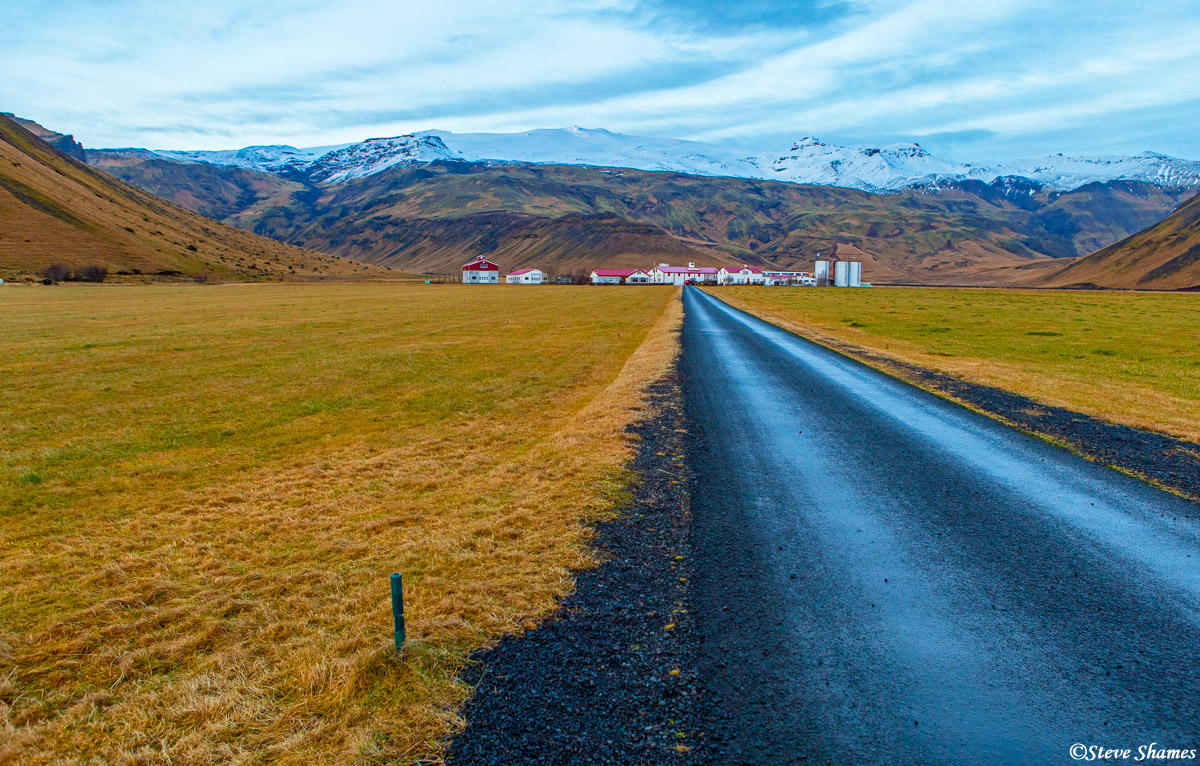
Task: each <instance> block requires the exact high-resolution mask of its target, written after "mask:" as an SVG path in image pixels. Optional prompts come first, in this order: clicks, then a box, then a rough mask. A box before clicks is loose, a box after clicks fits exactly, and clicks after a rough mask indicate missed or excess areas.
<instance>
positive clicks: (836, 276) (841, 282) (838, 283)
mask: <svg viewBox="0 0 1200 766" xmlns="http://www.w3.org/2000/svg"><path fill="white" fill-rule="evenodd" d="M848 284H850V262H849V261H838V262H837V263H835V264H833V286H834V287H845V286H846V285H848Z"/></svg>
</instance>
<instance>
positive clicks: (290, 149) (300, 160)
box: [155, 146, 342, 173]
mask: <svg viewBox="0 0 1200 766" xmlns="http://www.w3.org/2000/svg"><path fill="white" fill-rule="evenodd" d="M340 148H342V147H341V146H336V147H334V146H322V147H317V148H314V149H297V148H296V147H294V146H247V147H246V148H245V149H231V150H218V151H191V152H188V151H182V152H179V151H156V152H155V154H158V155H161V156H163V157H165V158H167V159H169V160H176V161H178V162H207V163H209V164H212V165H233V166H236V167H242V168H249V169H250V170H257V171H259V172H261V173H281V172H283V171H287V170H305V169H307V168H308V166H309V165H311V164H313V162H315V161H316V160H317V159H319V158H320V157H321V156H323V155H324V154H326V153H328V152H329V151H331V150H334V149H340Z"/></svg>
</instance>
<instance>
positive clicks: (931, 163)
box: [758, 136, 973, 190]
mask: <svg viewBox="0 0 1200 766" xmlns="http://www.w3.org/2000/svg"><path fill="white" fill-rule="evenodd" d="M758 166H759V167H761V168H764V169H767V170H769V172H770V173H771V174H772V175H769V176H760V177H767V178H775V179H776V180H780V181H792V182H793V183H805V184H824V185H827V186H847V187H852V188H855V189H868V190H894V189H900V188H903V187H905V186H910V185H912V184H915V183H922V182H927V181H930V180H932V179H936V178H944V177H967V175H968V174H969V173H970V172H971V170H972V169H973V168H972V167H971V166H970V165H958V164H954V163H951V162H946V161H945V160H940V159H938V158H937V157H934V156H933V155H931V154H929V152H927V151H925V150H924V149H922V148H921V147H920V146H918V145H917V144H891V145H890V146H885V147H883V148H879V149H877V148H874V147H862V148H855V147H846V146H833V145H830V144H826V143H825V142H823V141H821V140H820V139H817V138H813V137H811V136H810V137H807V138H802V139H800V140H799V141H797V142H796V143H795V144H793V145H792V148H791V151H789V152H788V153H787V154H785V155H783V156H780V157H773V158H762V159H761V160H760V161H759V163H758Z"/></svg>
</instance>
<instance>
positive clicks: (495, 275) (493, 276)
mask: <svg viewBox="0 0 1200 766" xmlns="http://www.w3.org/2000/svg"><path fill="white" fill-rule="evenodd" d="M499 283H500V272H498V271H475V270H471V271H464V272H463V284H464V285H489V284H490V285H495V284H499Z"/></svg>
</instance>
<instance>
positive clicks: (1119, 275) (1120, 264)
mask: <svg viewBox="0 0 1200 766" xmlns="http://www.w3.org/2000/svg"><path fill="white" fill-rule="evenodd" d="M1038 284H1040V285H1044V286H1047V287H1090V286H1096V287H1118V288H1128V289H1138V290H1184V289H1189V288H1190V289H1200V196H1195V197H1192V198H1191V199H1190V200H1188V201H1187V202H1185V203H1183V204H1182V205H1180V206H1179V208H1178V209H1176V211H1175V212H1174V213H1172V214H1171V215H1169V216H1167V217H1166V218H1165V219H1163V220H1162V221H1160V222H1159V223H1157V224H1155V225H1153V226H1151V227H1149V228H1148V229H1145V230H1143V231H1140V232H1138V233H1137V234H1134V235H1133V236H1132V237H1129V238H1127V239H1124V240H1122V241H1120V242H1118V243H1116V244H1115V245H1110V246H1109V247H1106V248H1104V249H1103V250H1098V251H1096V252H1094V253H1092V254H1091V255H1089V256H1086V257H1084V258H1080V259H1079V260H1077V261H1074V262H1072V263H1070V264H1069V265H1067V266H1066V267H1065V268H1062V269H1056V270H1055V271H1054V272H1053V273H1052V274H1050V275H1048V276H1046V277H1044V278H1043V279H1042V280H1040V281H1039V282H1038Z"/></svg>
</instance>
